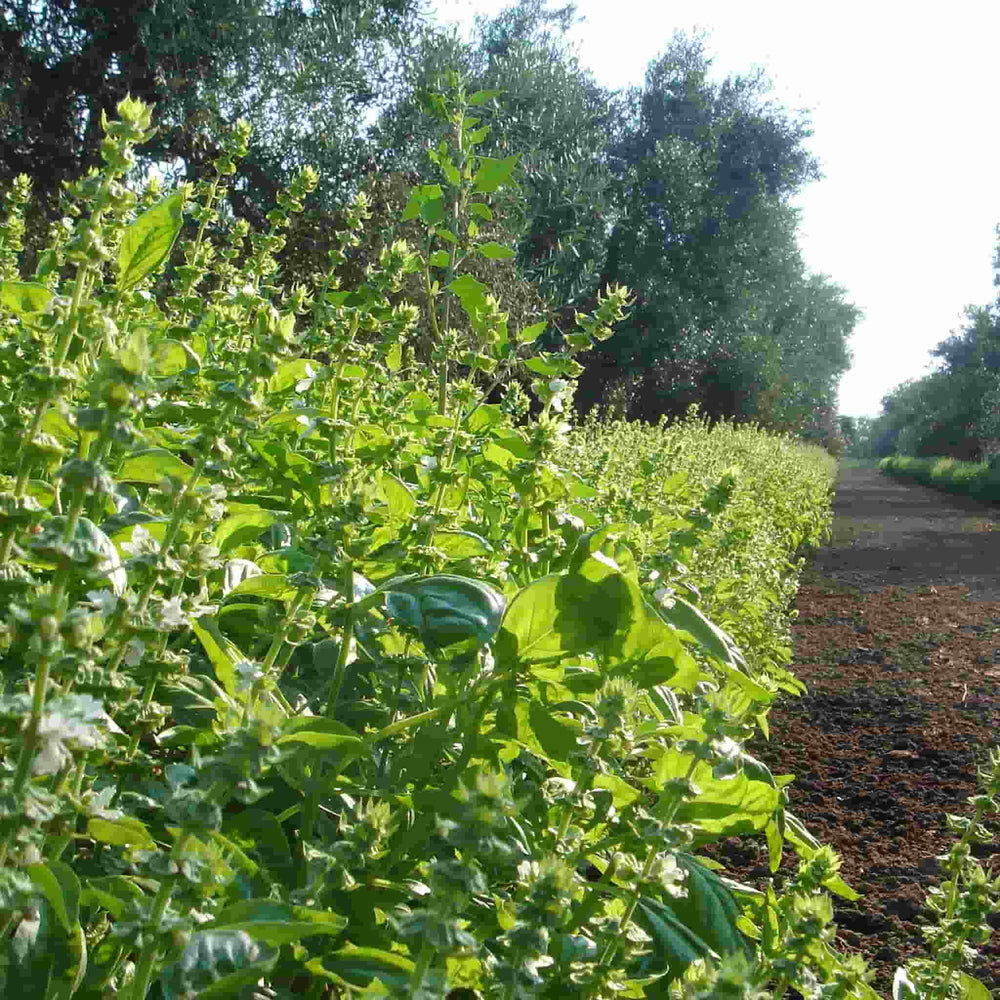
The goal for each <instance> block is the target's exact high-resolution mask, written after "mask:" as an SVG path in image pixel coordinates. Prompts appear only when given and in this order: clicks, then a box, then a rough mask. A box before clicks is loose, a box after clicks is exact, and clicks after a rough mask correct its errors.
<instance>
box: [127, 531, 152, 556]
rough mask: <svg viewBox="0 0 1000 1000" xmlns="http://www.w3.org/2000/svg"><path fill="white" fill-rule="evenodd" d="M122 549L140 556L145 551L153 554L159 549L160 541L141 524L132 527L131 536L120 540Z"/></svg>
mask: <svg viewBox="0 0 1000 1000" xmlns="http://www.w3.org/2000/svg"><path fill="white" fill-rule="evenodd" d="M122 551H123V552H126V553H127V554H128V555H130V556H141V555H145V554H147V553H150V554H153V555H155V554H156V553H157V552H159V551H160V543H159V542H158V541H157V540H156V539H155V538H153V536H152V535H150V533H149V532H148V531H147V530H146V529H145V528H144V527H143V526H142V525H141V524H137V525H136V526H135V527H134V528H133V529H132V538H131V540H130V541H128V542H122Z"/></svg>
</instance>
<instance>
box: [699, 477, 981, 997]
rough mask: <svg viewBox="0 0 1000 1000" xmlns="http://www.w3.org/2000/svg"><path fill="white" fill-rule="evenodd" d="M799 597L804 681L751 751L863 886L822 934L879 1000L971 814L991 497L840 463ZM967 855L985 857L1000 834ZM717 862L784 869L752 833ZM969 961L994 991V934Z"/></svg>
mask: <svg viewBox="0 0 1000 1000" xmlns="http://www.w3.org/2000/svg"><path fill="white" fill-rule="evenodd" d="M994 528H995V530H994ZM796 606H797V611H798V617H797V619H796V620H795V622H794V624H793V637H794V660H793V663H792V664H791V669H792V670H793V671H794V673H795V674H796V675H797V676H798V677H799V678H800V679H801V680H802V681H803V682H804V683H805V684H806V685H807V687H808V693H807V694H806V695H805V696H803V697H801V698H792V697H785V698H783V699H782V701H781V702H780V703H779V704H778V705H776V706H774V707H773V708H772V710H771V713H770V717H769V720H770V727H771V739H770V741H769V742H767V743H764V742H763V741H761V743H760V744H758V745H757V746H756V747H755V752H756V753H757V754H758V755H759V756H760V757H761V759H762V760H764V761H765V762H766V763H767V764H768V766H769V767H770V768H771V770H772V771H773V772H774V773H775V774H791V773H794V774H795V775H796V776H797V777H796V780H795V782H794V783H793V784H792V785H791V786H790V788H789V796H790V803H789V808H790V809H791V811H792V812H794V813H795V814H796V815H797V816H798V817H799V818H800V819H801V820H802V821H803V822H804V823H805V825H806V827H807V828H808V829H809V830H810V832H811V833H812V834H813V835H814V836H816V838H817V839H818V840H819V841H820V842H821V843H826V844H830V845H831V846H832V847H834V848H835V849H836V850H837V851H838V853H839V854H840V856H841V859H842V869H841V873H842V876H843V878H844V880H845V881H846V882H847V883H848V884H849V885H850V886H851V887H852V888H854V889H855V890H857V891H858V892H860V893H862V897H861V899H860V900H858V901H857V902H854V903H848V902H847V901H845V900H841V899H839V898H837V897H834V903H835V909H836V916H835V920H836V923H837V926H838V931H837V938H838V941H839V943H840V945H841V947H842V949H843V950H845V951H857V952H860V953H861V954H863V955H864V956H865V958H866V959H868V961H869V962H870V964H871V967H872V968H873V970H874V972H875V978H874V980H873V981H872V984H871V985H872V986H873V987H874V989H875V990H876V992H877V993H878V994H879V995H880V996H883V997H889V996H891V986H892V976H893V973H894V971H895V969H896V967H897V966H898V965H901V964H903V963H904V962H905V961H906V960H907V958H909V957H911V956H915V955H920V954H926V952H925V949H924V945H923V937H922V935H921V932H920V927H921V926H922V925H923V924H926V923H928V922H930V920H929V918H930V911H928V910H927V909H926V908H925V907H924V900H925V898H926V895H927V890H928V888H929V887H932V886H935V885H937V884H939V882H940V881H941V878H942V877H941V875H940V866H939V864H938V861H937V859H936V855H940V854H944V853H946V851H947V850H948V849H949V847H950V846H951V845H952V844H953V843H954V842H955V839H956V838H955V836H954V835H953V834H950V833H949V832H948V830H947V828H946V824H945V814H946V813H953V814H958V815H969V814H970V812H971V808H970V807H969V805H968V804H967V802H966V797H967V796H969V795H972V794H975V793H976V791H977V788H976V766H977V764H978V763H980V762H982V761H983V760H984V758H985V755H986V752H987V751H988V749H989V748H990V747H992V746H994V745H996V744H997V743H1000V736H998V733H997V729H998V723H1000V508H998V507H990V506H987V505H984V504H981V503H978V502H976V501H973V500H969V499H965V498H959V497H955V496H950V495H948V494H944V493H940V492H938V491H935V490H931V489H927V488H925V487H921V486H917V485H909V484H905V483H901V482H899V481H896V480H892V479H889V478H888V477H886V476H883V475H882V474H881V473H880V472H879V471H878V470H877V469H876V468H846V467H842V469H841V472H840V476H839V479H838V483H837V491H836V496H835V502H834V524H833V537H832V540H831V542H830V543H829V544H828V545H827V546H826V547H824V548H823V549H821V550H819V551H818V552H816V553H815V555H814V556H813V557H812V558H811V560H810V563H809V565H808V566H807V568H806V571H805V573H804V575H803V578H802V585H801V587H800V590H799V594H798V598H797V602H796ZM990 822H992V820H991V821H990ZM993 829H994V830H996V831H998V832H1000V824H998V823H993ZM994 852H995V853H996V854H997V855H998V857H996V858H992V855H993V854H994ZM974 853H975V855H976V857H977V858H978V859H979V860H980V862H981V863H982V864H983V865H984V866H989V865H990V862H991V860H993V861H994V864H995V867H997V868H1000V865H998V864H996V862H1000V843H998V844H986V845H982V846H976V847H975V848H974ZM716 856H717V857H718V859H719V860H720V861H722V862H723V863H724V864H725V865H726V868H727V872H726V874H728V875H730V876H732V877H735V878H737V879H738V880H740V881H743V882H747V883H749V884H751V885H755V886H757V887H758V888H763V887H764V886H765V885H766V883H767V879H768V878H770V877H773V879H774V884H775V888H776V889H780V887H781V884H782V882H783V881H784V878H785V877H786V875H787V874H790V873H791V872H793V871H794V870H795V868H796V867H797V864H798V861H797V858H796V857H795V854H794V851H792V850H791V849H790V848H788V849H786V851H785V856H784V858H783V860H782V864H781V867H780V868H779V870H778V872H777V873H775V874H774V875H773V876H772V875H771V872H770V871H769V870H768V868H767V853H766V846H765V845H764V843H763V838H754V839H752V840H751V839H746V840H736V839H732V840H728V841H726V842H725V843H723V844H721V845H719V847H718V853H717V855H716ZM991 923H992V924H993V926H994V927H995V928H1000V914H997V915H995V917H991ZM967 971H969V972H971V973H972V974H973V975H975V976H977V977H978V978H979V979H980V980H981V981H982V982H983V983H984V985H985V986H986V987H987V988H988V989H990V990H1000V936H998V935H994V938H993V940H992V941H991V942H990V943H989V944H988V945H986V946H985V947H983V948H981V949H980V955H979V959H978V960H977V961H976V962H975V964H973V965H972V966H970V968H969V969H968V970H967ZM998 995H1000V994H998Z"/></svg>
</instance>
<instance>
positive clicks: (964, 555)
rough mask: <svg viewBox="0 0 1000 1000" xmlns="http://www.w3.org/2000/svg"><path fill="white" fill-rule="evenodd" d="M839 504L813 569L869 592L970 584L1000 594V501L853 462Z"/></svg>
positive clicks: (978, 593)
mask: <svg viewBox="0 0 1000 1000" xmlns="http://www.w3.org/2000/svg"><path fill="white" fill-rule="evenodd" d="M833 511H834V528H833V540H832V542H831V543H830V545H828V546H827V547H826V548H824V549H822V550H821V551H820V552H819V553H818V554H817V556H816V558H815V559H814V560H813V564H812V566H811V567H810V570H811V575H816V574H818V575H819V576H820V577H825V578H826V579H829V580H835V581H837V582H838V583H841V584H849V585H853V586H856V587H859V588H860V589H861V590H865V591H871V590H878V589H881V588H882V587H885V586H890V585H899V586H913V585H921V584H922V585H927V584H932V585H935V586H956V585H958V586H966V587H968V588H969V591H970V596H971V597H972V599H973V600H984V601H1000V508H998V507H992V506H989V505H987V504H982V503H979V502H978V501H976V500H972V499H969V498H964V497H958V496H952V495H949V494H946V493H941V492H940V491H938V490H932V489H929V488H928V487H925V486H917V485H910V484H907V483H903V482H900V481H899V480H895V479H890V478H889V477H888V476H883V475H882V474H881V473H880V472H879V471H878V469H875V468H852V469H841V473H840V477H839V479H838V482H837V494H836V497H835V500H834V505H833ZM995 525H996V526H997V528H996V530H997V533H996V534H994V533H993V531H994V526H995Z"/></svg>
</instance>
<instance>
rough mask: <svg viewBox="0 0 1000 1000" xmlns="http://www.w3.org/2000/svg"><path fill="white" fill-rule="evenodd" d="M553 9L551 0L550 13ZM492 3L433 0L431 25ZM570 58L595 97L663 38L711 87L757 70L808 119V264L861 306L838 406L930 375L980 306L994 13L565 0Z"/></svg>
mask: <svg viewBox="0 0 1000 1000" xmlns="http://www.w3.org/2000/svg"><path fill="white" fill-rule="evenodd" d="M560 5H561V4H560V3H558V2H556V0H550V3H549V6H550V8H555V7H558V6H560ZM505 6H507V4H505V3H503V2H501V0H437V9H438V11H439V16H440V18H441V20H443V21H449V20H458V19H461V20H463V21H471V17H472V13H471V12H472V11H473V10H474V11H476V12H479V13H487V14H494V13H497V12H498V11H500V10H502V9H503V8H504V7H505ZM577 7H578V10H577V13H578V14H580V15H583V16H584V17H585V18H586V23H585V24H584V25H582V26H580V27H577V28H576V29H575V30H574V33H573V37H574V39H576V40H577V41H578V43H579V57H580V62H581V64H582V65H583V66H585V67H587V68H588V69H590V70H591V71H592V72H593V73H594V75H595V76H596V78H597V79H598V81H599V82H601V83H602V84H604V85H606V86H609V87H621V86H626V85H629V84H641V83H642V81H643V78H644V75H645V70H646V66H647V64H648V63H649V61H650V60H651V59H653V58H655V57H656V56H657V55H659V54H660V53H661V52H662V51H663V50H664V49H665V48H666V46H667V44H668V43H669V41H670V37H671V35H672V34H673V32H674V30H675V29H678V28H680V29H682V30H685V31H687V32H689V33H690V32H692V31H693V30H694V29H695V28H702V29H705V30H706V31H707V32H708V33H709V37H708V39H707V41H706V50H707V52H708V53H709V54H710V55H711V56H712V57H713V70H714V71H715V75H716V77H717V78H718V79H722V78H724V77H725V76H727V75H735V74H739V73H746V72H747V71H748V70H750V69H751V68H752V67H755V66H763V67H764V68H765V69H766V71H767V73H768V75H769V77H770V78H771V80H772V82H773V83H774V94H773V96H774V97H775V98H776V99H778V100H779V101H780V102H781V103H783V104H784V105H785V106H786V107H789V108H793V109H797V108H808V109H811V112H812V116H811V117H812V128H813V133H814V134H813V138H812V139H811V140H810V141H809V148H810V149H811V151H812V152H813V153H814V154H815V155H816V156H818V157H819V159H820V162H821V165H822V170H823V173H824V175H825V176H824V179H823V180H821V181H819V182H817V183H814V184H812V185H811V186H810V187H808V188H807V189H806V190H805V191H804V193H803V194H802V195H801V196H800V197H799V198H798V199H796V202H795V204H796V205H798V206H799V207H800V208H801V211H802V219H801V226H800V238H799V243H800V246H801V247H802V252H803V255H804V257H805V260H806V263H807V264H808V266H809V267H810V268H811V269H812V270H814V271H819V272H822V273H824V274H828V275H829V276H830V277H831V278H832V279H833V280H834V281H836V282H837V283H838V284H840V285H842V286H844V287H845V288H846V289H847V292H848V297H849V299H850V300H851V301H853V302H854V303H856V304H857V305H858V306H860V307H861V308H862V309H864V311H865V318H864V319H863V320H862V321H861V323H859V324H858V326H857V327H856V329H855V333H854V337H853V338H852V341H851V347H852V350H853V352H854V365H853V367H852V369H851V371H850V372H848V374H847V375H845V377H844V379H843V381H842V382H841V386H840V411H841V412H842V413H848V414H852V415H855V416H860V415H863V414H869V415H875V414H877V413H878V412H879V410H880V401H881V398H882V396H883V395H884V394H885V393H886V392H888V391H889V390H890V389H892V388H893V387H894V386H895V385H897V384H899V383H900V382H902V381H903V380H905V379H908V378H919V377H920V376H921V375H923V374H925V373H926V371H927V370H928V365H929V363H930V360H931V359H930V357H929V355H928V353H927V352H928V351H929V350H930V349H931V348H932V347H934V346H935V345H936V344H937V343H938V342H939V341H941V340H943V339H944V338H945V337H947V336H948V335H949V334H950V333H951V332H952V331H954V330H956V329H957V328H958V327H959V326H960V325H961V324H962V321H963V314H964V309H965V307H966V306H967V305H987V304H989V303H991V302H993V301H994V300H995V298H996V294H997V290H996V289H994V287H993V269H992V258H993V251H994V247H995V241H996V237H995V234H994V227H995V226H996V225H997V224H998V223H1000V104H998V93H997V71H996V69H997V65H998V58H1000V57H998V54H997V53H998V45H1000V3H997V2H996V0H952V2H951V3H949V4H942V5H933V6H931V5H928V6H921V5H916V4H912V3H902V2H898V0H892V2H889V0H868V2H866V3H859V2H857V0H841V2H840V3H836V4H820V3H817V2H815V0H798V2H787V0H763V2H758V3H747V2H745V0H743V2H733V0H697V2H694V0H671V2H668V0H578V4H577Z"/></svg>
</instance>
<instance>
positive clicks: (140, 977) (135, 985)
mask: <svg viewBox="0 0 1000 1000" xmlns="http://www.w3.org/2000/svg"><path fill="white" fill-rule="evenodd" d="M188 837H190V834H187V833H182V834H181V835H180V837H178V838H177V842H176V843H175V844H174V849H173V851H172V852H171V857H172V858H173V859H174V860H176V859H177V858H179V857H180V856H181V854H182V853H183V850H184V847H185V846H186V844H187V841H188ZM169 902H170V882H169V880H167V879H164V880H163V881H162V882H160V887H159V889H157V890H156V896H155V898H154V899H153V909H152V911H151V913H150V925H151V929H150V930H149V932H148V934H147V936H146V943H145V944H144V945H143V947H142V952H141V954H140V956H139V964H138V966H137V967H136V972H135V979H134V980H133V981H132V997H131V1000H145V996H146V994H147V993H148V992H149V984H150V982H151V980H152V978H153V971H154V967H155V965H156V960H157V958H158V957H159V942H158V941H157V936H158V934H159V930H160V921H161V920H163V914H164V913H166V910H167V904H168V903H169Z"/></svg>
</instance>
